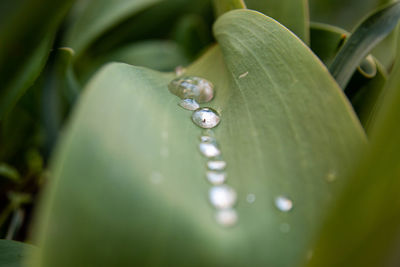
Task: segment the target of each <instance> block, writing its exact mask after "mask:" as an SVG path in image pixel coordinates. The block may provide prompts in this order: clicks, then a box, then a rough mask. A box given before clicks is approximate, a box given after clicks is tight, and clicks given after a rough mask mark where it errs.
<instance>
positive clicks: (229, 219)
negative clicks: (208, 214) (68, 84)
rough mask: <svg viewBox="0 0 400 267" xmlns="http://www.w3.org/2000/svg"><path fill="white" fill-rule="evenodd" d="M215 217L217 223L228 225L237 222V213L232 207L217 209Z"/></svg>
mask: <svg viewBox="0 0 400 267" xmlns="http://www.w3.org/2000/svg"><path fill="white" fill-rule="evenodd" d="M215 219H216V221H217V223H218V224H220V225H222V226H226V227H229V226H233V225H235V224H236V223H237V221H238V214H237V212H236V210H234V209H223V210H219V211H217V213H216V215H215Z"/></svg>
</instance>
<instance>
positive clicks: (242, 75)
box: [239, 71, 249, 79]
mask: <svg viewBox="0 0 400 267" xmlns="http://www.w3.org/2000/svg"><path fill="white" fill-rule="evenodd" d="M247 75H249V72H248V71H246V72H245V73H242V74H240V76H239V79H242V78H244V77H246V76H247Z"/></svg>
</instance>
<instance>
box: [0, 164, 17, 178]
mask: <svg viewBox="0 0 400 267" xmlns="http://www.w3.org/2000/svg"><path fill="white" fill-rule="evenodd" d="M0 177H4V178H7V179H10V180H12V181H14V182H18V181H20V179H21V176H20V175H19V172H18V170H16V169H15V168H14V167H12V166H10V165H8V164H7V163H5V162H0Z"/></svg>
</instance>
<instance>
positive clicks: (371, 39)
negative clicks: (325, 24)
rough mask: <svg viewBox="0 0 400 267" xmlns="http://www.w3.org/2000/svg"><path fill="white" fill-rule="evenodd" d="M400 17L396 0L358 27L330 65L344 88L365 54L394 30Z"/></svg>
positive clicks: (334, 75) (399, 4)
mask: <svg viewBox="0 0 400 267" xmlns="http://www.w3.org/2000/svg"><path fill="white" fill-rule="evenodd" d="M399 19H400V2H398V1H396V2H394V3H392V4H390V5H387V6H385V7H384V8H382V9H380V10H378V11H376V12H374V13H373V14H372V15H370V16H368V18H367V19H365V20H364V21H363V22H362V23H361V24H360V25H359V26H358V27H357V29H356V30H355V31H354V33H353V34H352V35H351V36H350V38H349V39H348V40H347V41H346V43H345V44H344V46H343V47H342V49H340V51H339V53H338V54H337V56H336V57H335V59H334V61H333V63H332V65H331V66H330V71H331V73H332V75H333V77H335V79H336V81H337V82H338V84H339V85H340V86H341V87H342V88H345V86H346V85H347V83H348V82H349V80H350V78H351V76H352V74H353V72H354V71H355V69H356V68H357V66H358V65H359V64H360V63H361V61H362V60H363V59H364V58H365V56H366V55H367V54H368V53H369V52H370V50H371V49H372V48H373V47H374V46H375V45H376V44H377V43H379V41H381V40H382V39H383V38H385V36H387V35H388V34H389V33H390V32H391V31H392V30H393V28H394V27H395V26H396V25H397V23H398V20H399Z"/></svg>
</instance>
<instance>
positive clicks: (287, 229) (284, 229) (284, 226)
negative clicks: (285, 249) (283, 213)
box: [279, 223, 290, 233]
mask: <svg viewBox="0 0 400 267" xmlns="http://www.w3.org/2000/svg"><path fill="white" fill-rule="evenodd" d="M279 229H280V230H281V232H282V233H289V232H290V224H288V223H281V225H280V226H279Z"/></svg>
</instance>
